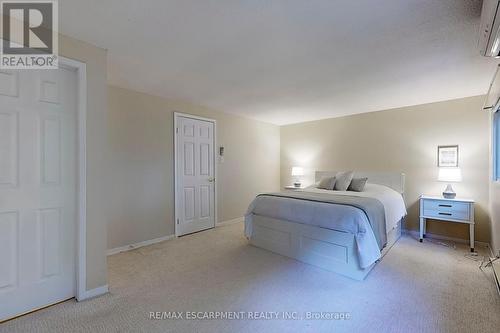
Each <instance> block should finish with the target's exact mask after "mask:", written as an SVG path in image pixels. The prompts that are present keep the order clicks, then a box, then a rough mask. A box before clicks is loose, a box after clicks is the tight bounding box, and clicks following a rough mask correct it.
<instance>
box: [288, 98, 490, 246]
mask: <svg viewBox="0 0 500 333" xmlns="http://www.w3.org/2000/svg"><path fill="white" fill-rule="evenodd" d="M482 105H483V97H482V96H477V97H470V98H463V99H456V100H451V101H446V102H439V103H432V104H424V105H418V106H411V107H405V108H400V109H392V110H385V111H379V112H371V113H364V114H359V115H353V116H346V117H340V118H333V119H325V120H319V121H313V122H307V123H301V124H295V125H288V126H283V127H282V128H281V185H282V186H284V185H287V184H289V183H290V176H289V175H290V171H291V167H292V166H295V165H298V166H303V167H305V168H306V172H307V175H306V176H305V177H304V178H305V179H306V181H307V182H309V183H310V182H312V179H313V175H314V171H315V170H350V169H353V170H365V171H398V172H399V171H400V172H404V173H405V174H406V203H407V206H408V213H409V214H408V219H407V224H406V227H407V228H409V229H413V230H418V210H419V208H418V197H419V196H420V194H423V193H425V194H438V195H439V194H440V193H441V192H442V191H443V189H444V187H445V185H446V184H444V183H441V182H438V181H437V180H436V179H437V173H438V168H437V146H438V145H450V144H458V145H460V153H459V158H460V161H459V164H460V167H461V168H462V173H463V182H462V183H458V184H456V185H454V188H455V191H456V192H457V193H458V195H459V196H462V197H471V198H474V199H475V200H476V216H475V217H476V223H477V224H476V239H477V240H479V241H484V242H490V219H489V214H488V209H489V183H490V182H489V116H488V113H487V112H484V111H482ZM428 232H429V233H434V234H440V235H446V236H449V237H456V238H463V239H468V226H467V225H460V224H456V223H437V222H434V223H433V222H430V223H429V224H428Z"/></svg>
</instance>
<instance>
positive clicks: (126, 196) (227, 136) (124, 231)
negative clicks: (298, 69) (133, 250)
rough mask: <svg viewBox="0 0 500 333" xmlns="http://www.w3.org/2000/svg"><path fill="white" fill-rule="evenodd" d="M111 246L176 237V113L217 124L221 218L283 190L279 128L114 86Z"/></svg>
mask: <svg viewBox="0 0 500 333" xmlns="http://www.w3.org/2000/svg"><path fill="white" fill-rule="evenodd" d="M108 102H109V103H108V104H109V113H108V124H109V142H110V154H109V156H110V163H111V165H110V167H111V170H112V171H111V173H110V181H111V184H112V195H111V196H110V197H109V198H108V199H107V200H106V203H107V204H108V205H109V207H108V214H109V224H108V248H109V249H112V248H116V247H120V246H125V245H129V244H133V243H137V242H141V241H145V240H150V239H154V238H159V237H163V236H167V235H172V234H174V179H173V175H174V169H173V168H174V162H173V154H174V150H173V149H174V147H173V112H174V111H179V112H183V113H190V114H194V115H198V116H203V117H208V118H213V119H215V120H216V121H217V141H218V145H220V144H223V145H224V146H225V157H224V163H222V164H220V163H219V164H218V175H217V177H216V178H217V181H218V213H219V221H226V220H230V219H234V218H238V217H241V216H243V214H244V212H245V210H246V209H247V207H248V204H249V203H250V201H251V200H252V199H253V197H254V196H255V194H256V193H258V192H261V191H276V190H278V189H279V182H280V180H279V163H280V160H279V149H280V129H279V127H278V126H274V125H270V124H266V123H262V122H258V121H253V120H249V119H246V118H241V117H237V116H233V115H229V114H225V113H220V112H214V111H212V110H208V109H206V108H202V107H198V106H194V105H191V104H188V103H182V102H177V101H171V100H167V99H163V98H160V97H154V96H151V95H146V94H143V93H139V92H134V91H130V90H126V89H121V88H117V87H108Z"/></svg>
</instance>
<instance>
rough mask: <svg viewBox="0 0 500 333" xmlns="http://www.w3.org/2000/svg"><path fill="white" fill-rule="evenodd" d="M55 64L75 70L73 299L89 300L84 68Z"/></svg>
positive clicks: (74, 63)
mask: <svg viewBox="0 0 500 333" xmlns="http://www.w3.org/2000/svg"><path fill="white" fill-rule="evenodd" d="M59 63H60V64H61V65H63V66H66V67H70V68H72V69H75V70H76V74H77V90H78V92H77V110H78V111H77V112H78V117H77V118H78V134H77V135H78V181H77V184H78V190H77V198H78V210H77V216H78V219H77V228H76V230H77V234H76V239H77V248H76V260H75V263H76V295H75V297H76V299H77V300H78V301H82V300H84V299H87V298H89V297H90V296H89V295H88V293H87V145H86V143H87V65H86V64H85V63H83V62H80V61H78V60H73V59H69V58H65V57H62V56H59Z"/></svg>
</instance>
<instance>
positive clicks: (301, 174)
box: [292, 167, 304, 187]
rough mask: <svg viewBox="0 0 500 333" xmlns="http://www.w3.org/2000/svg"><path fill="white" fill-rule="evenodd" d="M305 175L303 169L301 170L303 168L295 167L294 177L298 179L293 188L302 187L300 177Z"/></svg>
mask: <svg viewBox="0 0 500 333" xmlns="http://www.w3.org/2000/svg"><path fill="white" fill-rule="evenodd" d="M303 175H304V169H303V168H301V167H293V168H292V177H296V178H295V182H294V183H293V186H295V187H300V185H302V184H301V182H300V176H303Z"/></svg>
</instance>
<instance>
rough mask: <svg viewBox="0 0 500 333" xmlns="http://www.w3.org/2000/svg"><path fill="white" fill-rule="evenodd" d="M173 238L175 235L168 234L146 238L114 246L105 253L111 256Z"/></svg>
mask: <svg viewBox="0 0 500 333" xmlns="http://www.w3.org/2000/svg"><path fill="white" fill-rule="evenodd" d="M173 238H175V235H168V236H165V237H160V238H155V239H150V240H147V241H144V242H139V243H135V244H130V245H126V246H120V247H115V248H114V249H109V250H108V252H107V254H108V256H111V255H113V254H117V253H120V252H127V251H130V250H135V249H138V248H140V247H143V246H148V245H152V244H156V243H160V242H164V241H167V240H171V239H173Z"/></svg>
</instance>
